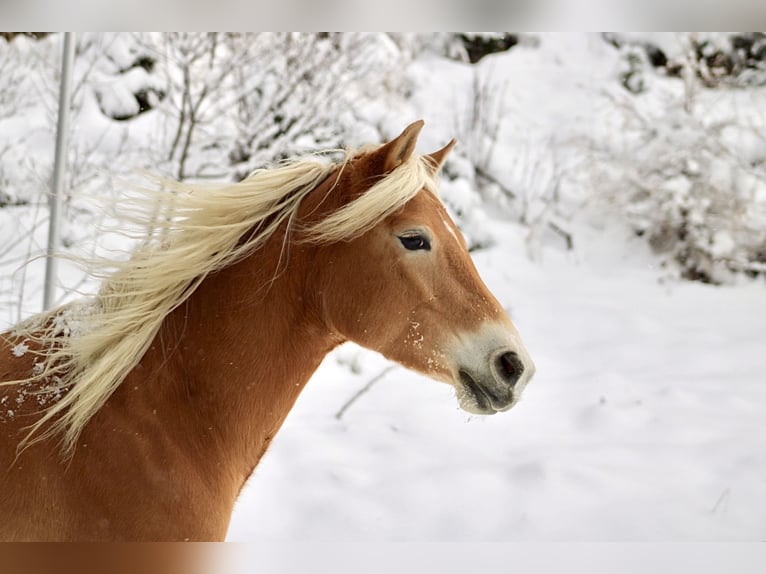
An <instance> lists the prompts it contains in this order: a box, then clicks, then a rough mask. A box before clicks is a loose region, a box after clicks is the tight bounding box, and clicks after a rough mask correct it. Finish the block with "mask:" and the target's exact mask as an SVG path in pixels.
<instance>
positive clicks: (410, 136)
mask: <svg viewBox="0 0 766 574" xmlns="http://www.w3.org/2000/svg"><path fill="white" fill-rule="evenodd" d="M424 124H425V122H424V121H423V120H418V121H416V122H413V123H411V124H410V125H408V126H407V127H406V128H404V131H403V132H402V133H401V134H400V135H399V136H398V137H397V138H395V139H393V140H391V141H390V142H388V143H387V144H385V145H384V146H383V147H381V148H380V149H378V151H377V152H376V155H377V154H380V157H382V158H383V173H389V172H391V171H393V170H394V169H396V168H397V167H399V166H400V165H401V164H403V163H404V162H405V161H407V160H408V159H410V157H411V156H412V153H413V152H414V151H415V144H417V143H418V135H420V130H422V129H423V125H424Z"/></svg>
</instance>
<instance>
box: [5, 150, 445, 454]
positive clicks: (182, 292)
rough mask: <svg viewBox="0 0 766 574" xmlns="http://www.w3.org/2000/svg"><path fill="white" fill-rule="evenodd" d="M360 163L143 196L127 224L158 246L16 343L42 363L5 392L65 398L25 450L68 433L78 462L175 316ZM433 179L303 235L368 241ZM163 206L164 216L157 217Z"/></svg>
mask: <svg viewBox="0 0 766 574" xmlns="http://www.w3.org/2000/svg"><path fill="white" fill-rule="evenodd" d="M366 151H367V150H365V152H366ZM359 153H361V152H357V154H347V156H346V159H345V160H344V161H342V162H340V163H335V164H325V163H321V162H319V161H318V160H316V159H309V160H301V161H292V162H290V163H286V164H284V165H282V166H280V167H276V168H273V169H262V170H257V171H255V172H253V173H252V174H251V175H250V176H249V177H247V178H246V179H244V180H243V181H241V182H239V183H232V184H228V185H224V186H218V187H213V186H209V185H198V184H184V183H179V182H169V181H164V180H163V181H159V182H158V183H160V185H159V186H158V189H153V190H152V189H147V190H142V193H141V196H140V197H139V198H138V199H137V200H136V202H135V205H136V206H137V207H138V209H137V210H135V212H133V213H131V214H123V217H124V218H125V219H126V220H129V221H130V222H131V223H133V224H138V225H140V226H142V228H143V229H149V230H157V233H156V234H152V235H151V237H152V239H151V240H147V241H146V242H145V244H144V245H143V246H141V247H139V248H138V249H136V251H135V252H134V253H133V256H132V257H131V258H130V259H129V260H127V261H122V262H119V261H106V262H101V264H100V265H99V266H98V267H101V268H104V269H111V272H109V273H108V274H107V275H105V277H106V278H105V280H104V282H103V283H102V287H101V289H100V291H99V293H98V294H97V295H96V296H95V297H94V298H93V299H92V300H90V301H88V302H86V303H77V304H73V305H68V306H65V307H62V308H59V309H56V310H53V311H51V312H49V313H44V314H41V315H38V316H36V317H33V318H32V319H30V320H28V321H26V322H25V323H24V324H22V325H20V326H18V327H17V328H16V330H15V331H14V333H13V336H14V337H18V338H20V339H21V340H24V341H29V342H33V343H34V344H35V345H34V346H35V347H36V348H37V350H36V351H30V352H35V353H36V355H37V357H38V358H37V361H36V364H35V369H33V372H32V373H31V374H30V377H29V378H27V379H24V380H18V381H10V382H6V383H0V384H1V385H24V386H27V385H32V384H34V385H35V387H34V388H35V389H36V391H35V392H37V393H39V394H44V395H46V396H54V397H56V400H52V401H50V404H48V405H47V406H46V410H45V411H44V413H43V415H42V417H41V418H40V419H39V420H38V421H37V422H36V423H35V424H34V425H32V426H31V427H30V432H29V434H28V435H27V436H26V437H25V438H24V440H23V441H22V442H21V444H20V446H19V448H20V449H23V448H25V447H26V446H28V445H29V444H32V443H34V442H38V441H41V440H43V439H47V438H50V437H52V436H54V435H60V436H61V446H62V450H63V452H65V453H70V454H71V453H72V452H73V449H74V446H75V443H76V441H77V438H78V437H79V435H80V433H81V431H82V429H83V427H84V426H85V425H86V424H87V422H88V421H89V420H90V419H91V417H93V415H95V414H96V412H97V411H98V410H99V409H100V408H101V407H102V406H103V404H104V403H105V402H106V400H107V399H108V398H109V396H110V395H111V394H112V393H113V392H114V391H115V389H116V388H117V387H118V386H119V385H120V384H121V383H122V381H123V380H124V379H125V377H126V376H127V375H128V374H129V373H130V371H131V370H132V369H133V368H134V367H135V366H136V365H137V364H138V362H139V361H140V360H141V358H142V357H143V355H144V354H145V352H146V351H147V349H148V348H149V346H150V345H151V343H152V341H153V340H154V338H155V336H156V335H157V333H158V331H159V329H160V327H161V325H162V323H163V321H164V320H165V318H166V317H167V316H168V314H169V313H171V312H172V311H173V310H174V309H176V308H177V307H178V306H179V305H181V304H182V303H183V302H184V301H186V300H187V299H188V298H189V297H190V296H191V295H192V293H194V291H195V290H196V289H197V287H198V286H199V285H200V283H201V282H202V281H203V280H204V279H205V277H207V276H208V275H209V274H211V273H213V272H215V271H218V270H220V269H223V268H225V267H227V266H229V265H232V264H233V263H235V262H237V261H239V260H241V259H242V258H244V257H247V256H248V255H250V254H251V253H253V252H254V251H255V250H257V249H259V248H260V247H262V246H263V245H264V243H265V242H266V241H267V240H268V239H269V238H270V237H271V236H272V235H273V234H274V233H275V232H276V231H277V229H278V228H279V227H280V226H281V225H283V224H284V223H285V222H294V221H295V220H296V218H297V213H298V209H299V207H300V205H301V202H302V201H303V199H304V198H305V197H306V196H307V195H308V194H309V193H310V192H311V191H312V190H313V189H315V188H316V187H317V186H318V185H319V184H320V183H321V182H322V181H324V180H325V179H326V178H327V177H328V176H330V175H331V174H332V173H333V172H334V171H335V170H338V169H339V170H343V169H344V167H345V165H346V162H348V161H349V160H350V159H352V158H353V157H355V156H356V155H358V154H359ZM338 173H339V174H340V171H339V172H338ZM338 177H340V175H338ZM433 177H434V176H433V165H432V164H431V163H430V161H429V159H428V158H427V157H426V156H413V157H411V158H410V159H409V160H407V161H406V162H404V163H403V164H401V165H400V166H398V167H397V168H396V169H394V170H393V171H392V172H391V173H389V174H388V175H387V176H386V177H383V178H381V179H380V180H379V181H377V182H376V183H375V184H374V185H373V186H372V187H371V188H369V189H368V190H367V191H366V192H365V193H363V194H361V195H360V196H359V197H358V198H357V199H355V200H354V201H352V202H350V203H348V204H347V205H345V206H343V207H342V208H340V209H338V210H337V211H335V212H334V213H331V214H330V215H329V216H328V217H326V218H325V219H323V220H321V221H319V222H317V223H315V224H313V225H312V226H311V227H308V228H305V229H303V230H302V231H303V232H305V233H304V234H303V237H304V240H306V241H312V242H320V243H328V242H336V241H344V240H349V239H352V238H354V237H358V236H359V235H361V234H363V233H365V232H366V231H368V230H370V229H371V228H372V227H374V226H375V225H376V224H377V223H378V222H380V221H381V220H382V219H384V218H385V217H387V216H388V215H389V214H391V213H393V212H394V211H396V210H397V209H399V208H400V207H402V206H403V205H404V204H405V203H406V202H407V201H409V200H410V199H411V198H412V197H414V196H415V195H416V194H417V193H418V192H419V191H420V190H421V189H423V188H425V189H427V190H429V191H431V192H432V193H436V185H435V182H434V179H433ZM335 183H336V184H337V180H336V182H335ZM333 185H335V184H333ZM163 188H164V189H163ZM168 191H169V192H170V194H169V193H168ZM163 204H164V205H165V211H166V213H158V212H157V205H163ZM286 241H287V239H286ZM40 402H41V403H42V402H43V401H40Z"/></svg>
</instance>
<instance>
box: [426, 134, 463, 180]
mask: <svg viewBox="0 0 766 574" xmlns="http://www.w3.org/2000/svg"><path fill="white" fill-rule="evenodd" d="M456 143H457V140H456V139H455V138H452V139H451V140H450V141H449V143H448V144H447V145H445V146H444V147H443V148H442V149H440V150H439V151H435V152H434V153H431V154H428V155H427V156H426V157H427V158H428V159H429V160H430V162H431V166H432V168H433V173H434V174H436V173H438V172H439V170H440V169H441V167H442V165H444V160H445V159H447V155H449V152H451V151H452V148H453V147H455V144H456Z"/></svg>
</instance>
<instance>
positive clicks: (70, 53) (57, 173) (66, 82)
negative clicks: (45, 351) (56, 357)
mask: <svg viewBox="0 0 766 574" xmlns="http://www.w3.org/2000/svg"><path fill="white" fill-rule="evenodd" d="M74 44H75V42H74V33H73V32H65V33H64V50H63V56H62V59H61V86H60V88H59V117H58V125H57V126H56V158H55V161H54V164H53V183H52V187H51V193H50V195H49V196H48V205H49V207H50V221H49V223H48V250H47V252H46V260H45V290H44V292H43V310H46V309H50V308H51V307H52V306H53V302H54V296H55V293H56V280H57V268H58V260H57V259H56V249H58V245H59V222H60V219H61V197H62V195H63V187H64V175H65V174H64V172H65V168H66V157H67V145H68V139H69V138H68V136H69V111H70V105H69V100H70V97H71V93H72V68H73V67H74Z"/></svg>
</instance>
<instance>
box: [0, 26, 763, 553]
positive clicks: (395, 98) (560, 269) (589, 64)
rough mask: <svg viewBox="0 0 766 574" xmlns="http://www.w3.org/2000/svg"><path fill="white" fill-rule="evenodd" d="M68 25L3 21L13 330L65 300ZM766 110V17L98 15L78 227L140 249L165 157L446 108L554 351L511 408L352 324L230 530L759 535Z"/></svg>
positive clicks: (238, 156)
mask: <svg viewBox="0 0 766 574" xmlns="http://www.w3.org/2000/svg"><path fill="white" fill-rule="evenodd" d="M62 36H63V35H62V34H47V33H19V34H17V33H2V34H0V78H2V79H3V89H2V90H0V329H3V330H4V329H7V328H10V327H11V326H12V325H13V324H14V323H16V322H17V321H19V320H21V319H23V318H25V317H27V316H29V315H30V314H32V313H34V312H37V311H40V308H41V301H42V290H43V279H44V277H43V276H44V263H43V261H42V260H41V259H40V257H41V255H43V254H44V251H45V244H46V241H47V218H48V207H47V201H48V193H49V189H50V177H51V172H52V167H53V155H54V154H53V150H54V142H55V128H56V120H57V114H58V89H59V79H60V74H61V49H62ZM765 110H766V33H760V32H755V33H708V32H705V33H701V32H700V33H657V34H650V33H642V34H628V33H602V34H597V33H566V34H564V33H550V34H534V33H502V32H497V33H430V34H426V33H420V34H406V33H393V34H384V33H369V34H365V33H154V34H153V33H127V32H125V33H78V34H77V35H76V49H75V65H74V77H73V91H72V101H71V114H72V115H71V130H70V142H69V149H68V155H67V158H66V160H67V161H66V180H65V183H64V197H63V214H62V231H61V246H60V249H61V251H62V253H64V254H70V255H75V256H85V257H90V256H93V255H108V256H112V257H114V256H116V257H122V256H127V253H129V251H130V249H131V247H132V243H130V242H129V241H128V240H126V239H125V237H124V236H122V235H121V234H119V233H110V232H109V229H110V226H111V227H114V226H115V225H116V224H118V223H119V222H118V220H116V219H114V218H113V217H111V216H110V215H109V213H108V212H107V211H104V210H103V209H102V208H101V207H99V205H100V204H101V203H104V202H106V203H111V204H112V205H115V206H117V209H118V210H119V197H120V194H121V193H124V192H125V190H126V188H128V187H129V184H130V182H133V181H136V180H137V178H138V177H139V176H140V175H141V173H143V172H150V173H156V174H161V175H164V176H168V177H172V178H175V179H180V180H186V181H233V180H238V179H241V178H242V177H244V176H246V175H247V174H248V173H250V172H251V171H252V170H253V169H255V168H258V167H264V166H268V165H270V164H273V163H274V162H276V161H279V160H281V159H285V158H288V157H293V156H299V155H305V154H307V153H311V152H315V151H318V150H329V149H344V148H354V147H357V146H359V145H362V144H366V143H375V142H382V141H385V140H386V139H388V138H390V137H393V136H395V135H397V134H398V133H399V132H400V131H401V130H402V129H403V128H404V127H405V126H406V125H407V124H409V123H410V122H412V121H414V120H417V119H421V118H422V119H424V120H425V121H426V127H425V129H424V131H423V134H422V136H421V139H420V141H419V151H420V152H422V153H427V152H431V151H434V150H435V149H437V148H439V147H441V146H442V145H444V144H445V143H446V142H447V141H448V140H449V139H450V138H452V137H456V138H457V139H458V142H459V144H458V147H457V148H456V149H455V150H454V151H453V153H452V155H451V156H450V157H449V159H448V161H447V163H446V165H445V167H444V170H443V173H442V177H441V194H442V197H443V200H444V202H445V203H446V205H447V207H448V208H449V210H450V212H451V214H452V215H453V216H454V218H455V219H456V221H457V222H458V225H459V227H460V228H461V230H462V231H463V233H464V235H465V236H466V238H467V240H468V242H469V245H470V248H471V251H472V253H473V255H474V257H475V259H476V262H477V266H478V267H479V270H480V272H481V273H482V275H483V276H484V278H485V280H486V281H487V283H488V284H489V286H490V288H491V289H492V290H493V291H494V292H495V293H496V294H497V296H498V298H499V299H500V300H501V302H502V303H503V304H504V305H506V307H507V308H508V310H509V312H510V313H511V315H512V317H513V318H514V321H515V322H516V323H517V325H518V326H519V329H520V331H521V334H522V337H524V338H525V340H526V341H527V346H528V347H529V348H530V352H531V353H532V355H533V358H534V359H535V361H536V362H537V365H538V375H537V377H536V379H535V381H533V383H532V384H531V385H530V387H529V389H528V390H527V397H525V400H524V401H523V402H522V403H521V404H520V405H519V406H518V407H517V408H515V409H514V410H513V411H512V412H510V413H507V414H504V415H499V416H498V417H492V418H491V420H488V419H481V418H480V417H469V416H468V415H465V414H463V413H460V412H458V411H457V406H456V401H455V400H454V397H453V396H452V392H451V390H450V389H448V388H447V387H445V386H443V385H439V384H437V383H434V382H431V381H427V380H425V379H423V378H422V377H420V376H418V375H415V374H411V373H407V372H405V371H404V370H403V369H401V368H398V367H394V366H392V365H390V364H388V363H387V362H386V361H385V360H384V359H383V358H381V357H379V356H377V355H375V354H373V353H370V352H368V351H365V350H363V349H360V348H358V347H355V346H353V345H346V346H343V347H341V348H340V349H338V350H337V351H336V352H334V353H333V354H332V355H330V357H328V360H327V361H325V363H324V364H323V365H322V367H321V368H320V370H319V371H318V373H317V375H316V376H315V380H314V381H312V383H311V384H310V385H309V387H308V388H307V390H306V392H305V393H304V395H303V396H302V397H301V399H300V401H299V403H298V405H297V406H296V408H295V411H294V412H293V413H292V414H291V416H290V417H289V418H288V422H287V423H286V425H285V427H284V429H283V430H282V432H281V433H280V435H279V436H278V437H277V440H276V441H275V443H274V446H273V447H272V449H271V450H270V451H269V453H268V454H267V456H266V457H265V458H264V460H263V462H262V463H261V466H259V468H258V471H257V472H256V475H255V477H254V478H253V480H251V483H250V484H249V485H248V487H247V488H246V490H245V493H244V496H243V499H242V501H241V502H240V504H239V506H238V508H237V513H236V514H235V518H234V521H233V523H232V529H231V531H230V538H231V539H234V540H248V539H253V538H259V539H263V538H274V539H292V538H308V539H336V540H343V539H385V540H398V539H407V540H410V539H414V540H437V539H438V540H442V539H455V540H497V539H501V540H506V539H507V540H517V539H546V540H549V539H567V540H569V539H576V540H580V539H587V540H594V539H618V540H625V539H628V540H630V539H650V540H656V539H683V540H690V539H694V540H698V539H704V540H708V539H721V538H723V539H738V540H755V539H759V540H762V539H763V537H764V536H766V497H764V494H766V448H764V447H766V444H764V439H763V438H761V437H763V436H766V433H764V432H763V431H764V429H763V425H764V422H763V421H765V420H766V390H764V380H763V376H764V375H763V373H764V372H766V358H765V357H766V354H764V353H763V349H764V348H765V347H764V346H765V345H766V322H764V318H766V281H765V279H766V111H765ZM115 231H119V230H115ZM30 261H31V263H30ZM56 285H57V291H56V300H57V301H59V302H63V301H66V300H70V299H72V298H75V297H78V296H81V295H83V294H85V295H87V294H89V293H93V292H94V291H95V289H96V288H97V283H96V282H95V281H94V280H92V279H90V278H89V277H88V276H87V275H86V274H85V273H84V272H83V270H82V269H80V268H79V267H77V266H75V265H73V264H70V263H67V262H65V261H64V262H62V264H61V267H60V268H59V276H58V277H57V279H56ZM360 391H362V394H357V393H359V392H360Z"/></svg>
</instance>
